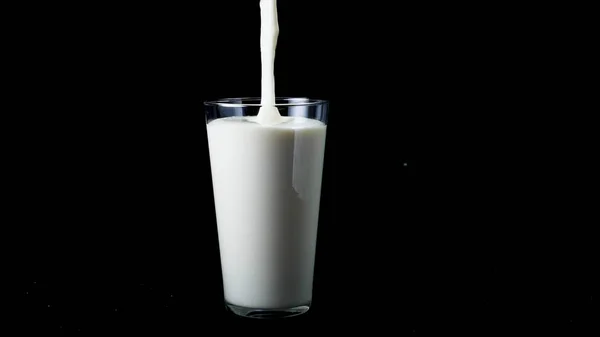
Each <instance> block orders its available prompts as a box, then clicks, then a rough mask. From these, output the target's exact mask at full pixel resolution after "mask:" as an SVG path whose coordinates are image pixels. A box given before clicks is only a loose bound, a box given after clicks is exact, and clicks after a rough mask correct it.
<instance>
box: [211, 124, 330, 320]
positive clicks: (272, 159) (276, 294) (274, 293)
mask: <svg viewBox="0 0 600 337" xmlns="http://www.w3.org/2000/svg"><path fill="white" fill-rule="evenodd" d="M281 118H282V120H283V122H282V123H279V124H277V125H273V126H265V125H262V124H260V123H257V121H256V118H255V117H229V118H222V119H217V120H214V121H212V122H210V123H208V125H207V132H208V140H209V150H210V162H211V169H212V179H213V188H214V197H215V207H216V216H217V225H218V235H219V245H220V247H219V248H220V254H221V266H222V271H223V285H224V292H225V300H226V301H227V302H228V303H230V304H234V305H238V306H243V307H248V308H265V309H272V308H289V307H294V306H299V305H306V304H309V303H310V301H311V299H312V282H313V269H314V260H315V247H316V237H317V223H318V215H319V202H320V193H321V177H322V170H323V156H324V151H325V135H326V126H325V124H323V123H322V122H319V121H317V120H312V119H307V118H302V117H281Z"/></svg>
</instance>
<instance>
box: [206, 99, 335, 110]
mask: <svg viewBox="0 0 600 337" xmlns="http://www.w3.org/2000/svg"><path fill="white" fill-rule="evenodd" d="M260 101H261V98H260V97H232V98H221V99H217V100H212V101H204V105H205V106H222V107H229V108H243V107H260V106H262V104H261V103H260ZM277 101H283V102H280V103H278V102H277ZM240 102H241V103H240ZM248 102H255V103H248ZM328 102H329V101H328V100H324V99H315V98H308V97H275V106H276V107H284V106H315V105H321V104H326V103H328Z"/></svg>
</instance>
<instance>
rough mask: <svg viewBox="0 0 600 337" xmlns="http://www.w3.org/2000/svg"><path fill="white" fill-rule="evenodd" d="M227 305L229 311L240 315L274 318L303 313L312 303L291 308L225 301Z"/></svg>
mask: <svg viewBox="0 0 600 337" xmlns="http://www.w3.org/2000/svg"><path fill="white" fill-rule="evenodd" d="M225 306H226V307H227V309H228V310H229V311H231V312H232V313H234V314H236V315H238V316H242V317H249V318H262V319H273V318H286V317H293V316H298V315H302V314H304V313H306V312H307V311H308V309H309V308H310V303H309V304H307V305H299V306H296V307H291V308H277V309H259V308H246V307H240V306H237V305H233V304H229V303H225Z"/></svg>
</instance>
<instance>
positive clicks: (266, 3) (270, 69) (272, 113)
mask: <svg viewBox="0 0 600 337" xmlns="http://www.w3.org/2000/svg"><path fill="white" fill-rule="evenodd" d="M278 37H279V23H278V19H277V1H276V0H261V1H260V56H261V65H262V72H261V74H262V75H261V77H262V81H261V102H260V103H261V107H260V110H259V111H258V116H257V117H258V119H257V121H258V122H259V123H261V124H265V125H273V124H277V123H281V122H282V119H281V115H280V114H279V111H278V110H277V108H276V107H275V73H274V68H275V49H276V48H277V38H278Z"/></svg>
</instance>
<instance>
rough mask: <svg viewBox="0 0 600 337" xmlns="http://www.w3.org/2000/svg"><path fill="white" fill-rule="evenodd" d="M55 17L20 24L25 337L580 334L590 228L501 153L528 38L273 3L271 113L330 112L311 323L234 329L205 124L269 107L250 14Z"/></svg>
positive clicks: (234, 6)
mask: <svg viewBox="0 0 600 337" xmlns="http://www.w3.org/2000/svg"><path fill="white" fill-rule="evenodd" d="M46 6H49V7H39V6H31V7H29V8H25V9H22V10H19V11H16V10H15V12H14V13H15V15H18V17H19V18H22V20H20V21H19V22H20V23H19V24H18V25H15V26H14V28H13V30H14V32H13V33H14V34H13V35H14V36H16V37H17V36H18V37H17V38H16V39H15V42H16V43H15V47H14V48H13V49H12V55H14V63H11V67H12V68H13V70H14V71H16V72H17V77H16V78H15V81H14V85H13V86H12V88H11V89H12V90H13V91H11V93H12V92H14V94H15V97H16V98H17V101H18V108H16V109H15V110H14V111H15V115H17V116H16V117H17V119H18V122H17V123H15V124H12V125H15V128H14V129H15V130H17V136H16V137H14V138H13V140H12V141H11V142H10V143H9V144H8V145H9V146H8V148H9V151H10V150H14V151H13V152H14V153H12V154H14V158H15V159H14V160H11V161H10V165H11V168H13V169H14V176H11V178H10V180H11V181H12V182H14V183H15V184H16V185H17V188H16V190H15V191H16V192H15V193H14V195H12V197H11V198H10V203H9V204H7V208H9V209H10V210H12V211H14V212H15V214H16V216H15V217H12V219H11V220H9V221H8V222H10V223H9V225H10V226H11V227H14V228H17V232H16V235H15V236H14V237H16V238H19V240H17V241H16V242H17V244H16V245H17V250H16V251H18V259H16V260H17V261H18V262H17V263H16V264H17V265H18V266H19V267H20V268H19V272H18V273H15V275H16V279H17V285H16V289H17V291H16V293H17V297H18V302H19V306H18V311H17V312H18V314H19V317H20V318H21V320H19V321H18V322H19V323H18V324H17V327H18V329H19V331H22V332H30V331H33V330H36V331H43V332H46V333H51V334H54V333H56V334H65V335H70V334H76V333H80V334H82V335H86V334H89V333H95V332H104V333H118V332H120V331H130V332H137V333H141V332H152V331H154V332H156V331H164V332H170V333H174V334H176V335H179V334H186V335H190V334H192V333H202V332H205V331H206V330H207V329H208V328H213V327H215V328H217V329H219V330H218V331H219V332H221V331H223V332H228V331H233V330H236V331H237V330H239V329H241V330H240V331H244V332H247V331H254V330H253V329H254V328H256V331H259V330H260V331H263V332H265V331H271V329H273V331H276V329H279V328H282V327H284V328H285V329H293V330H290V331H300V332H314V331H317V326H320V325H318V324H325V326H327V327H330V328H331V329H335V330H340V329H341V330H346V329H350V330H353V329H356V328H362V327H366V328H369V329H374V330H379V329H388V328H391V329H392V330H391V331H394V332H399V333H401V334H420V333H428V332H432V331H442V332H445V333H449V332H467V333H471V332H475V333H484V334H485V333H489V332H497V331H504V330H508V331H517V330H518V329H516V328H515V330H513V328H514V327H517V326H521V324H522V323H530V324H528V326H531V327H533V328H534V329H542V328H549V329H550V330H560V331H585V330H587V329H588V328H589V327H590V325H591V323H592V322H591V318H590V313H591V308H592V293H591V284H592V282H591V280H592V279H591V275H592V272H591V268H590V267H589V265H587V264H586V263H584V260H585V259H582V256H586V255H585V254H586V253H587V252H588V251H587V250H588V249H589V247H590V246H589V245H587V244H585V243H581V242H580V241H576V240H578V238H579V237H580V235H584V233H585V230H584V227H583V225H581V227H578V226H577V224H579V223H581V222H579V221H575V220H574V218H572V217H568V216H567V215H566V214H567V213H568V212H567V211H566V210H563V211H562V212H561V211H558V210H556V209H554V211H553V215H552V217H554V219H555V220H557V221H558V220H560V219H562V220H564V221H565V223H569V229H568V230H566V229H565V228H559V229H557V230H550V226H547V222H545V220H541V219H542V217H541V216H539V214H540V213H537V215H536V211H539V212H546V211H548V210H547V209H544V207H539V208H538V207H537V206H534V205H533V204H534V203H533V202H532V201H531V199H528V196H529V195H531V194H530V192H531V191H532V190H534V189H535V188H536V187H537V186H538V185H535V184H534V183H533V182H532V181H531V180H529V183H527V184H525V185H519V184H518V183H516V181H515V180H514V179H516V178H523V177H524V178H526V179H527V178H529V177H531V175H529V174H530V173H531V172H529V171H528V170H527V169H525V168H524V167H522V166H521V167H515V166H514V165H511V164H509V162H512V163H515V162H519V161H518V160H517V159H515V158H520V157H518V156H517V154H516V152H511V151H510V150H506V149H504V148H503V143H504V142H505V141H506V138H507V135H506V134H503V133H502V130H503V129H502V128H503V125H504V122H505V121H504V120H502V118H500V117H499V116H500V115H501V114H502V113H504V112H506V111H507V109H506V107H507V106H510V104H507V103H506V102H507V101H511V102H512V100H513V99H514V96H515V95H520V94H519V93H518V92H517V91H515V90H514V84H513V85H506V81H509V80H510V81H512V82H511V83H514V82H521V81H527V79H528V76H529V75H528V73H527V72H523V73H520V72H519V71H517V70H516V67H517V66H519V61H515V55H522V54H523V53H524V52H523V49H522V48H524V46H526V45H527V43H523V44H522V40H519V42H517V40H513V41H512V42H507V40H509V39H510V38H509V37H507V35H506V34H509V32H508V30H509V28H510V27H512V24H513V23H514V22H515V20H518V19H511V20H508V19H502V18H500V19H499V18H498V17H497V15H498V13H499V10H500V9H498V8H496V9H489V8H485V9H484V8H470V10H474V11H475V14H471V13H470V12H467V9H466V8H460V7H456V6H454V5H452V6H450V5H445V6H440V5H422V6H416V5H405V4H400V3H395V2H392V1H389V2H372V3H364V2H356V3H350V2H331V3H329V4H328V5H327V6H326V5H324V4H323V2H322V1H279V25H280V36H279V42H278V49H277V55H276V66H275V71H276V92H277V95H278V96H303V97H311V98H321V99H327V100H329V101H330V102H331V104H330V120H329V126H328V140H327V141H328V143H327V148H326V159H325V169H324V180H323V195H322V204H321V205H322V206H321V208H322V212H321V219H320V224H319V234H318V235H319V241H318V250H317V263H316V271H315V283H314V302H313V306H312V307H311V309H310V311H309V312H308V313H307V314H305V315H302V316H299V317H296V318H293V319H287V320H284V321H276V322H275V321H257V320H249V319H242V318H237V317H235V316H233V315H231V314H229V313H228V312H226V311H225V308H224V305H223V293H222V286H221V281H222V280H221V275H220V264H219V251H218V242H217V232H216V224H215V217H214V207H213V199H212V185H211V178H210V167H209V158H208V148H207V143H206V133H205V132H206V131H205V124H204V115H203V110H202V102H203V101H205V100H211V99H218V98H223V97H244V96H257V95H259V94H260V49H259V36H260V12H259V7H258V1H254V0H252V1H250V0H249V1H204V2H200V4H194V5H185V6H184V5H182V6H175V5H170V6H168V7H167V6H166V5H165V4H157V5H149V4H143V5H140V6H132V7H128V8H124V7H122V6H121V5H107V4H101V5H98V6H96V7H95V6H87V7H85V8H83V7H81V8H79V7H65V8H58V7H56V5H46ZM50 6H51V7H50ZM500 16H501V17H502V15H500ZM490 21H493V22H497V23H499V25H497V26H495V25H489V22H490ZM17 33H18V34H19V35H16V34H17ZM508 36H513V35H510V34H509V35H508ZM525 48H526V47H525ZM482 112H485V115H483V116H482ZM499 130H500V132H498V131H499ZM496 135H500V136H501V137H498V138H496V137H495V136H496ZM541 186H544V188H546V189H547V190H551V189H552V186H548V185H541ZM532 209H533V210H534V211H533V213H532V214H530V213H528V214H529V215H523V214H525V213H523V212H526V211H528V210H532ZM574 228H576V229H574ZM558 238H560V239H558ZM567 247H568V248H567ZM571 247H575V248H573V249H572V248H571ZM278 331H288V330H278Z"/></svg>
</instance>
